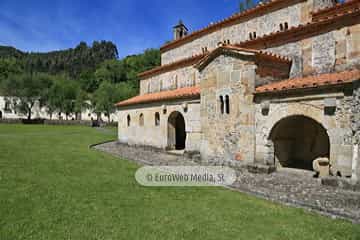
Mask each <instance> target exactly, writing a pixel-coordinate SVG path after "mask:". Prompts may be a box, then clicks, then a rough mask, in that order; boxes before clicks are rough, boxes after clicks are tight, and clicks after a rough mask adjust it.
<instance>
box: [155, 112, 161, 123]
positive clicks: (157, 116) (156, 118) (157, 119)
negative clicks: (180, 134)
mask: <svg viewBox="0 0 360 240" xmlns="http://www.w3.org/2000/svg"><path fill="white" fill-rule="evenodd" d="M155 126H160V113H158V112H156V113H155Z"/></svg>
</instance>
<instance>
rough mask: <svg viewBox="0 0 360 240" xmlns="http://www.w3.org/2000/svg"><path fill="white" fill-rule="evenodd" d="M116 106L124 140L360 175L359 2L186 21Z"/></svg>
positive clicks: (310, 3) (295, 1)
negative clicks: (192, 26)
mask: <svg viewBox="0 0 360 240" xmlns="http://www.w3.org/2000/svg"><path fill="white" fill-rule="evenodd" d="M173 30H174V39H173V40H172V41H171V42H168V43H166V44H165V45H163V46H162V47H161V66H159V67H156V68H154V69H151V70H149V71H146V72H143V73H141V74H140V75H139V77H140V79H141V80H140V93H139V95H138V96H136V97H133V98H131V99H128V100H125V101H122V102H119V103H117V107H118V109H119V112H118V119H119V142H121V143H126V144H129V145H138V146H151V147H154V148H158V149H163V150H167V151H171V150H175V151H176V152H178V153H182V152H184V153H189V154H190V153H197V154H200V156H201V160H202V161H203V162H204V163H211V164H214V163H216V164H226V165H231V166H237V165H242V164H259V165H266V166H273V167H276V168H282V167H285V168H298V169H306V170H313V162H314V160H316V159H319V158H322V159H328V166H329V169H330V170H329V171H330V172H331V174H333V175H337V176H341V177H352V178H353V179H354V180H356V179H358V178H360V152H359V144H360V0H349V1H345V2H343V3H337V1H336V0H291V1H290V0H272V1H267V2H266V3H260V4H258V5H257V6H256V7H254V8H252V9H248V10H246V11H244V12H241V13H237V14H234V15H232V16H230V17H228V18H226V19H224V20H222V21H219V22H216V23H212V24H210V25H209V26H207V27H205V28H203V29H200V30H198V31H194V32H192V33H189V32H188V29H187V27H186V26H185V25H184V23H183V22H181V21H180V22H179V24H178V25H176V26H175V27H174V29H173Z"/></svg>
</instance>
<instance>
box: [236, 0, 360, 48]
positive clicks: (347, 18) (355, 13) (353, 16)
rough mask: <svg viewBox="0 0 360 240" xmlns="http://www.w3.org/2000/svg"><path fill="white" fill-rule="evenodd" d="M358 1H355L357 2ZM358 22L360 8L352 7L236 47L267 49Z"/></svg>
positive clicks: (359, 20) (244, 42)
mask: <svg viewBox="0 0 360 240" xmlns="http://www.w3.org/2000/svg"><path fill="white" fill-rule="evenodd" d="M358 1H360V0H355V2H358ZM359 22H360V8H359V7H354V8H350V9H347V10H346V11H339V10H338V9H336V12H335V13H334V14H332V15H331V16H328V17H325V18H319V19H318V20H314V21H312V22H308V23H306V24H300V25H298V26H293V27H291V28H289V29H288V30H285V31H277V32H272V33H270V34H265V35H263V36H260V37H258V38H256V39H253V40H246V41H243V42H241V43H239V44H236V46H239V47H244V48H253V49H259V48H268V47H270V46H272V45H273V44H274V43H275V45H276V44H279V42H281V43H282V44H284V43H287V42H293V41H296V40H298V39H301V38H303V37H304V36H305V37H307V38H308V37H309V36H311V35H318V34H319V33H320V32H322V31H325V30H326V29H327V28H329V27H331V26H332V29H334V28H339V27H340V26H343V25H352V24H354V23H359Z"/></svg>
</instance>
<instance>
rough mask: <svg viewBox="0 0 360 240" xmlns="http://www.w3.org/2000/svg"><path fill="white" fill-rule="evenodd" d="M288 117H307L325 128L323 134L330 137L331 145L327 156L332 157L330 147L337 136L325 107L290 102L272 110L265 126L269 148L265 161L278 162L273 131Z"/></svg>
mask: <svg viewBox="0 0 360 240" xmlns="http://www.w3.org/2000/svg"><path fill="white" fill-rule="evenodd" d="M288 119H292V120H293V121H301V120H304V119H307V120H308V121H312V122H313V123H314V125H317V126H318V127H319V128H321V129H323V131H322V132H323V133H324V134H323V135H327V139H328V141H327V144H328V146H329V150H328V154H329V155H328V156H327V157H330V158H331V152H330V148H331V145H332V143H333V142H334V141H335V138H336V136H335V135H334V133H332V131H331V128H330V126H329V125H330V123H329V121H331V120H329V119H326V118H325V116H324V112H323V109H322V108H318V107H315V106H313V105H308V104H300V103H288V104H286V105H284V106H281V107H280V108H278V109H276V110H275V111H274V112H272V113H271V114H270V116H269V118H268V120H267V121H266V123H265V127H264V128H263V130H264V132H263V134H264V138H265V148H266V149H267V150H266V154H265V155H264V162H265V163H266V164H268V165H274V164H278V162H277V161H276V157H275V152H276V149H275V148H276V144H275V143H274V142H273V137H272V131H273V130H274V129H276V127H277V125H278V124H281V123H283V122H285V121H287V120H288ZM295 119H298V120H295ZM293 129H294V128H293ZM314 139H316V138H314ZM312 160H313V159H312Z"/></svg>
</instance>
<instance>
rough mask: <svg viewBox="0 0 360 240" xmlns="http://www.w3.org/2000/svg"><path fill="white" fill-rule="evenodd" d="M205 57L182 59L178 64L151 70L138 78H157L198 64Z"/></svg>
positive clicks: (174, 63)
mask: <svg viewBox="0 0 360 240" xmlns="http://www.w3.org/2000/svg"><path fill="white" fill-rule="evenodd" d="M204 56H205V54H199V55H194V56H191V57H188V58H185V59H181V60H179V61H176V62H172V63H169V64H165V65H162V66H159V67H156V68H153V69H150V70H148V71H145V72H142V73H139V74H138V76H139V77H140V78H147V77H151V76H155V75H158V74H161V73H164V72H168V71H172V70H175V69H178V68H181V67H186V66H191V65H193V64H195V63H196V62H198V61H199V60H200V59H202V58H203V57H204Z"/></svg>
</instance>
